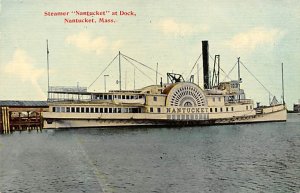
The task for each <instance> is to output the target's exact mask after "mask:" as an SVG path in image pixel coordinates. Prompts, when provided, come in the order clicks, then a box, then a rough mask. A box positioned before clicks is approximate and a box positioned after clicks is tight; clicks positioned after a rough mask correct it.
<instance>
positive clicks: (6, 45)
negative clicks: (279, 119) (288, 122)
mask: <svg viewBox="0 0 300 193" xmlns="http://www.w3.org/2000/svg"><path fill="white" fill-rule="evenodd" d="M299 10H300V2H299V1H298V0H285V1H280V0H265V1H261V0H257V1H255V0H244V1H240V0H229V1H225V0H224V1H221V0H219V1H209V0H186V1H179V0H167V1H151V0H110V1H107V0H106V1H105V0H91V1H86V0H77V1H74V0H51V1H50V0H39V1H36V0H0V100H46V91H47V63H46V39H48V40H49V50H50V74H51V75H50V85H52V86H76V85H77V83H79V84H80V86H89V85H90V84H91V83H92V82H93V81H94V80H95V78H96V77H97V76H98V75H99V74H100V73H101V72H102V70H103V69H104V68H105V67H106V66H107V65H108V63H109V62H110V61H111V60H112V59H113V58H114V57H115V56H116V55H117V54H118V51H119V50H120V51H121V52H122V53H124V54H125V55H128V56H130V57H132V58H134V59H137V60H138V61H140V62H143V63H144V64H146V65H148V66H150V67H151V68H154V69H155V68H156V63H158V66H159V67H158V68H159V72H160V73H161V74H163V75H164V77H163V79H164V80H166V76H165V74H166V72H176V73H181V74H183V75H184V77H186V76H187V75H188V74H189V72H190V70H191V69H192V67H193V65H194V63H195V61H196V59H197V58H198V56H199V55H200V54H201V41H202V40H208V41H209V47H210V55H211V56H212V57H214V55H216V54H220V55H221V68H222V69H223V70H224V71H225V72H227V73H228V72H229V71H230V69H231V68H232V67H233V66H234V64H235V63H236V61H237V57H241V61H242V62H243V64H245V65H246V67H247V68H248V69H249V70H250V71H251V72H252V73H253V74H255V76H256V77H257V78H258V79H259V80H260V81H261V82H262V83H263V84H264V85H265V86H266V88H267V89H268V90H269V91H270V92H271V93H272V94H274V95H275V96H276V97H277V99H278V100H279V101H281V63H282V62H283V63H284V75H285V99H286V103H287V104H288V107H289V108H291V107H292V104H293V103H296V102H297V101H298V99H300V91H299V90H298V89H299V85H300V76H299V73H300V64H299V61H300V53H299V52H300V39H299V38H300V25H299V24H300V12H299ZM45 11H49V12H72V11H82V12H84V11H110V12H109V13H108V14H106V15H105V16H103V18H105V19H114V20H116V23H77V24H74V23H73V24H66V23H64V18H69V19H76V18H77V19H84V18H85V17H86V18H88V19H91V18H94V19H95V20H96V21H97V22H98V19H99V18H100V17H102V16H94V17H87V16H75V15H74V14H73V15H72V14H70V15H69V16H66V17H64V16H44V12H45ZM114 11H118V12H119V11H133V12H135V14H136V16H120V15H118V16H112V15H111V13H112V12H114ZM212 64H213V61H212V60H210V65H211V67H212ZM200 65H201V66H202V61H201V62H200ZM138 68H140V69H141V70H143V71H144V73H146V74H147V75H148V76H150V77H151V80H150V79H148V78H147V77H145V76H144V75H143V74H142V73H140V72H139V71H138V70H136V88H140V87H143V86H147V85H149V84H154V83H155V73H154V72H151V71H149V70H147V69H145V68H143V67H140V66H138ZM133 69H134V68H133V66H132V65H131V64H130V63H128V62H127V61H126V60H125V59H122V77H123V80H122V82H123V89H125V82H126V88H127V89H132V88H133V71H134V70H133ZM194 73H195V72H193V74H194ZM104 74H107V75H109V77H107V89H118V85H117V84H116V80H117V79H118V62H117V61H116V62H114V63H112V65H111V66H110V67H109V68H108V70H107V71H106V72H105V73H104ZM104 74H103V75H104ZM103 75H102V76H100V78H99V79H98V81H96V82H95V84H94V85H93V86H92V87H90V90H91V91H93V90H96V91H103V90H104V78H103ZM221 75H222V76H221V78H220V79H221V80H223V78H224V74H222V73H221ZM125 77H126V78H125ZM236 77H237V68H235V69H234V71H233V72H232V73H231V75H230V78H231V79H236ZM241 77H242V78H243V83H242V86H241V87H242V88H244V90H245V92H246V96H247V97H248V98H252V99H254V101H261V102H262V103H264V104H267V103H268V100H269V95H268V92H267V91H265V90H264V89H263V87H262V86H260V84H259V83H258V82H257V81H256V80H255V79H254V78H253V77H252V76H251V75H250V74H249V73H248V72H247V71H246V70H245V69H244V68H243V67H242V68H241ZM195 80H197V78H195ZM200 80H201V87H202V71H201V72H200Z"/></svg>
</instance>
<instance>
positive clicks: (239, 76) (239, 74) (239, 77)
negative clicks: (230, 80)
mask: <svg viewBox="0 0 300 193" xmlns="http://www.w3.org/2000/svg"><path fill="white" fill-rule="evenodd" d="M240 82H241V73H240V57H238V85H239V94H238V99H239V101H240V99H241V96H240V88H241V87H240Z"/></svg>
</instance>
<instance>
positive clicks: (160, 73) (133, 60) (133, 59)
mask: <svg viewBox="0 0 300 193" xmlns="http://www.w3.org/2000/svg"><path fill="white" fill-rule="evenodd" d="M121 55H122V56H123V57H126V58H127V59H130V60H132V61H134V62H136V63H138V64H140V65H142V66H144V67H146V68H148V69H150V70H152V71H153V72H155V73H156V70H154V69H153V68H150V67H149V66H147V65H146V64H143V63H141V62H139V61H137V60H135V59H133V58H131V57H129V56H126V55H125V54H122V53H121ZM157 73H158V74H159V75H161V76H163V75H162V74H161V73H159V72H157Z"/></svg>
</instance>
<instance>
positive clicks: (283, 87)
mask: <svg viewBox="0 0 300 193" xmlns="http://www.w3.org/2000/svg"><path fill="white" fill-rule="evenodd" d="M281 83H282V102H283V104H284V105H285V101H284V82H283V63H281Z"/></svg>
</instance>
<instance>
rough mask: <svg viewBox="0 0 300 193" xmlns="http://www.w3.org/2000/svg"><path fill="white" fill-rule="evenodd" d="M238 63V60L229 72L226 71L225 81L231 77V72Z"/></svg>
mask: <svg viewBox="0 0 300 193" xmlns="http://www.w3.org/2000/svg"><path fill="white" fill-rule="evenodd" d="M236 64H237V62H236V63H235V64H234V65H233V67H232V68H231V69H230V71H229V72H228V74H226V73H225V74H226V76H225V78H224V79H223V82H224V81H225V80H226V78H229V79H230V77H229V75H230V74H231V72H232V71H233V69H234V68H235V66H236Z"/></svg>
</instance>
